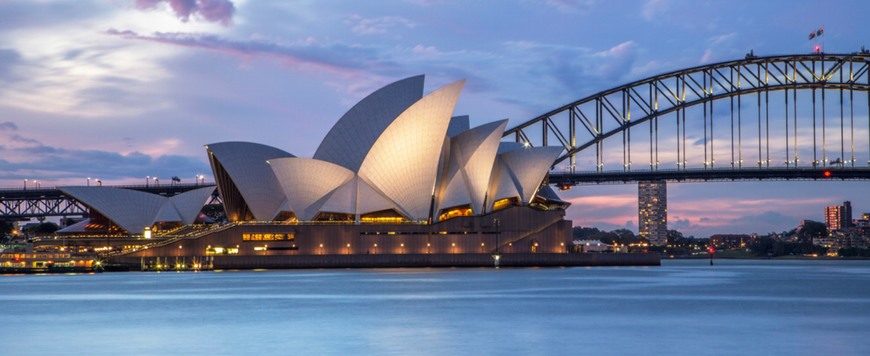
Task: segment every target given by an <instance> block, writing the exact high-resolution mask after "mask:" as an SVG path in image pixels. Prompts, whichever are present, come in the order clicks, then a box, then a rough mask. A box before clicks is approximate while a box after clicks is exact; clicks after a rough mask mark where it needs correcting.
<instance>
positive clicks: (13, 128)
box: [0, 121, 18, 131]
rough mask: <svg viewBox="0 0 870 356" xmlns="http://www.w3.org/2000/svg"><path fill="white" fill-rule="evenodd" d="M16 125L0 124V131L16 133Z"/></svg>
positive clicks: (11, 123) (9, 122) (10, 123)
mask: <svg viewBox="0 0 870 356" xmlns="http://www.w3.org/2000/svg"><path fill="white" fill-rule="evenodd" d="M17 130H18V125H15V123H14V122H11V121H7V122H4V123H0V131H17Z"/></svg>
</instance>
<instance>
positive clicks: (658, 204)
mask: <svg viewBox="0 0 870 356" xmlns="http://www.w3.org/2000/svg"><path fill="white" fill-rule="evenodd" d="M637 205H638V209H637V210H638V235H640V236H641V237H643V238H645V239H647V240H649V242H650V244H651V245H653V246H664V245H667V243H668V186H667V183H666V182H665V181H664V180H657V181H641V182H638V184H637Z"/></svg>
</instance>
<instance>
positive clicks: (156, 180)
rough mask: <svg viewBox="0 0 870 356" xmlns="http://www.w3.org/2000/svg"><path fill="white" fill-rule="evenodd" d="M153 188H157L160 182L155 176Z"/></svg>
mask: <svg viewBox="0 0 870 356" xmlns="http://www.w3.org/2000/svg"><path fill="white" fill-rule="evenodd" d="M154 186H155V187H158V186H160V180H159V179H157V177H156V176H155V177H154Z"/></svg>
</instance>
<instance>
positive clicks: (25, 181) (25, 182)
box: [24, 179, 27, 190]
mask: <svg viewBox="0 0 870 356" xmlns="http://www.w3.org/2000/svg"><path fill="white" fill-rule="evenodd" d="M24 190H27V179H25V180H24Z"/></svg>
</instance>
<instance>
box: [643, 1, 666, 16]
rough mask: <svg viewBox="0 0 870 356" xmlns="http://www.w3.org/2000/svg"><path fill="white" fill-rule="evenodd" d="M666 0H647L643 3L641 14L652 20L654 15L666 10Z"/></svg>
mask: <svg viewBox="0 0 870 356" xmlns="http://www.w3.org/2000/svg"><path fill="white" fill-rule="evenodd" d="M667 8H668V2H667V0H649V1H647V2H646V4H644V6H643V10H641V16H643V18H644V19H645V20H647V21H654V20H655V19H656V17H657V16H658V15H659V14H661V13H662V12H664V11H665V10H667Z"/></svg>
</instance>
